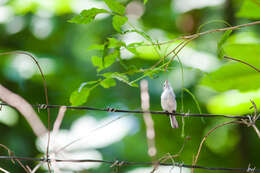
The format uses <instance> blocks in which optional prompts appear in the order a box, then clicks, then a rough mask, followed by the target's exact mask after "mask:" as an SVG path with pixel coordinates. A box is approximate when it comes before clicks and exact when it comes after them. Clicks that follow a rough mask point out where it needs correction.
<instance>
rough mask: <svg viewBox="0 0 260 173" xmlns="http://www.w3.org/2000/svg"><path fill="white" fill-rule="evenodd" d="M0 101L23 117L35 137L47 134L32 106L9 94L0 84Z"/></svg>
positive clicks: (19, 97)
mask: <svg viewBox="0 0 260 173" xmlns="http://www.w3.org/2000/svg"><path fill="white" fill-rule="evenodd" d="M0 99H1V100H2V101H4V102H6V103H7V104H9V105H10V106H12V107H14V108H16V109H17V110H18V111H19V112H20V113H21V114H22V115H23V116H24V118H25V119H26V120H27V121H28V123H29V124H30V126H31V127H32V130H33V132H34V133H35V135H36V136H38V137H40V136H41V135H43V134H45V133H46V132H47V129H46V128H45V126H44V124H43V123H42V121H41V120H40V119H39V117H38V115H37V114H36V112H35V111H34V109H33V108H32V106H31V105H30V104H29V103H28V102H27V101H26V100H24V99H23V98H22V97H21V96H19V95H17V94H15V93H13V92H11V91H10V90H8V89H7V88H5V87H4V86H3V85H1V84H0Z"/></svg>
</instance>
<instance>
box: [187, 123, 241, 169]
mask: <svg viewBox="0 0 260 173" xmlns="http://www.w3.org/2000/svg"><path fill="white" fill-rule="evenodd" d="M238 123H239V124H241V123H243V122H241V121H237V120H235V121H228V122H225V123H222V124H219V125H217V126H216V127H214V128H213V129H211V130H210V131H208V133H207V134H206V135H205V136H204V137H203V139H202V140H201V143H200V146H199V149H198V152H197V154H196V157H195V159H194V162H193V165H196V164H197V161H198V159H199V155H200V152H201V149H202V145H203V144H204V142H205V141H206V139H207V137H208V136H209V135H210V134H211V133H212V132H214V131H215V130H216V129H218V128H220V127H223V126H225V125H228V124H238ZM193 171H194V169H192V173H193Z"/></svg>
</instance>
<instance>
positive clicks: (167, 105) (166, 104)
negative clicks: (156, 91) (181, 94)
mask: <svg viewBox="0 0 260 173" xmlns="http://www.w3.org/2000/svg"><path fill="white" fill-rule="evenodd" d="M161 106H162V108H163V110H164V111H167V112H169V113H174V112H175V111H176V108H177V103H176V99H175V94H174V92H173V89H172V87H171V85H170V84H169V82H168V80H166V81H165V82H164V84H163V92H162V95H161ZM170 122H171V126H172V128H178V127H179V125H178V122H177V120H176V117H175V116H174V115H170Z"/></svg>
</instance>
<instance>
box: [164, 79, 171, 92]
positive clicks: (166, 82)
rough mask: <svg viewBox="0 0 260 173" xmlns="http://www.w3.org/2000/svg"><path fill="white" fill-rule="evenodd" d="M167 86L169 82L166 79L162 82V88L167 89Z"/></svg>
mask: <svg viewBox="0 0 260 173" xmlns="http://www.w3.org/2000/svg"><path fill="white" fill-rule="evenodd" d="M169 88H170V85H169V82H168V80H166V81H165V82H164V84H163V90H165V89H169Z"/></svg>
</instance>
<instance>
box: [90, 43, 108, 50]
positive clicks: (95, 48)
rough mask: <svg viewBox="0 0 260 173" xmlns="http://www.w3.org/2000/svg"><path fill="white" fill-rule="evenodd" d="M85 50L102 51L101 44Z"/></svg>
mask: <svg viewBox="0 0 260 173" xmlns="http://www.w3.org/2000/svg"><path fill="white" fill-rule="evenodd" d="M87 50H104V45H103V44H93V45H91V46H89V48H88V49H87Z"/></svg>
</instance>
